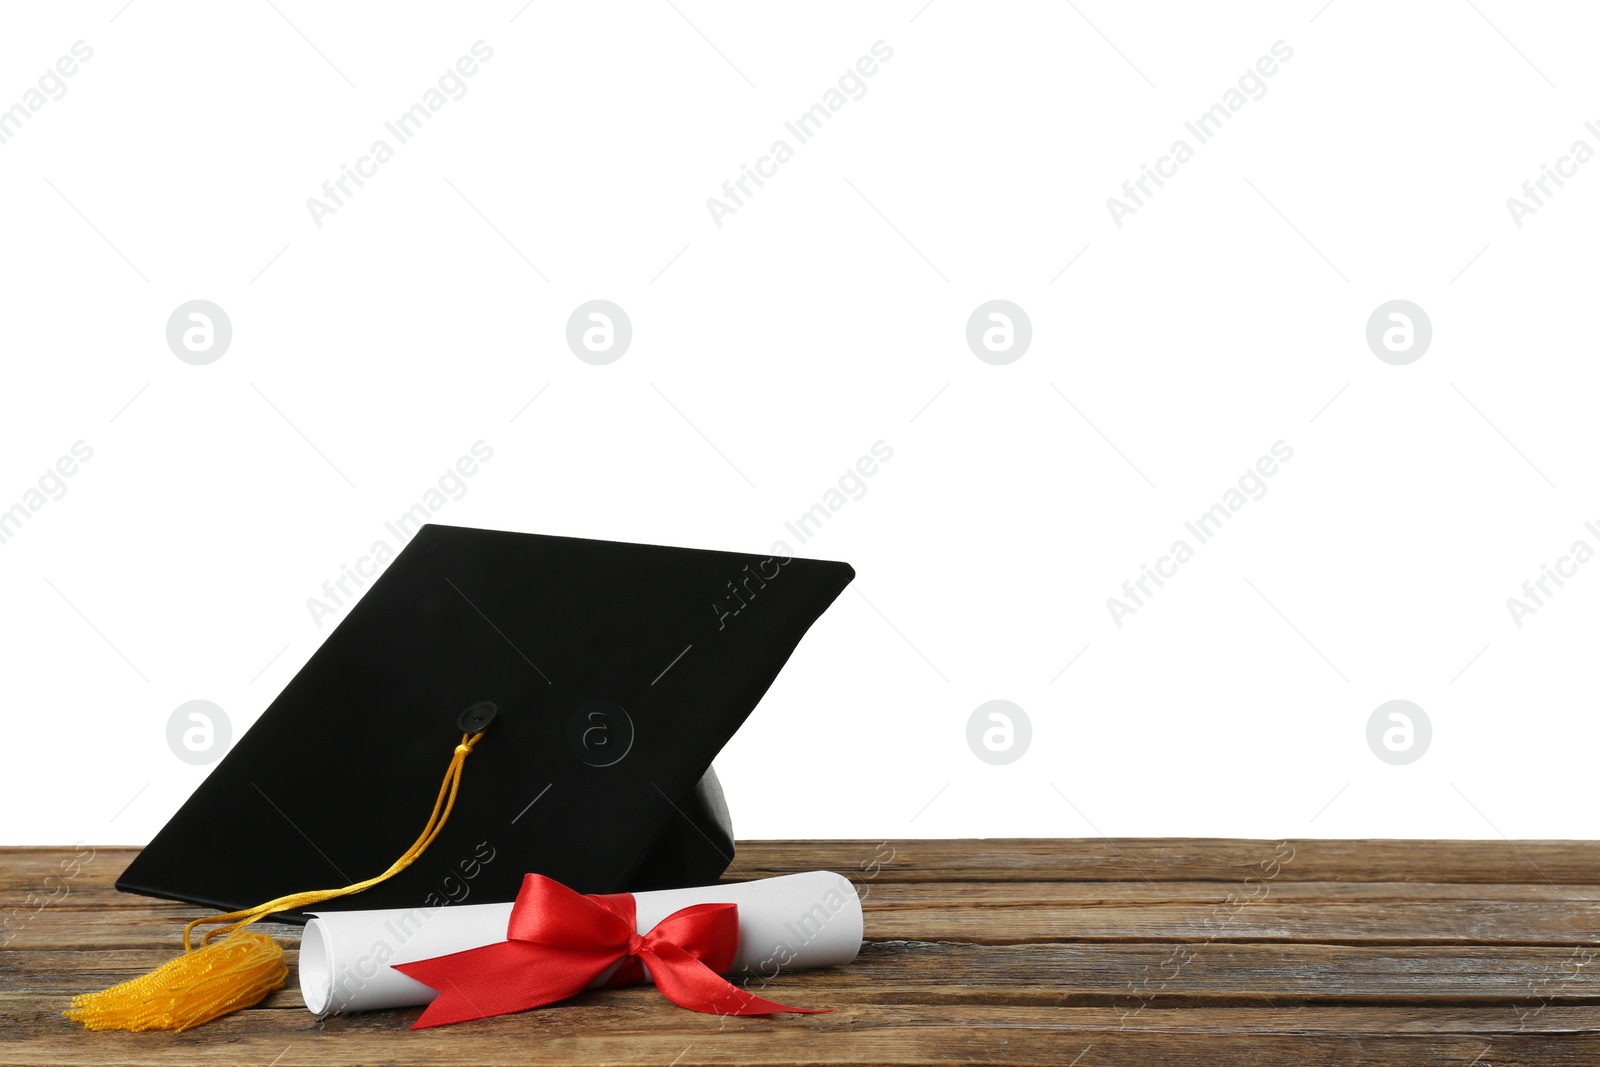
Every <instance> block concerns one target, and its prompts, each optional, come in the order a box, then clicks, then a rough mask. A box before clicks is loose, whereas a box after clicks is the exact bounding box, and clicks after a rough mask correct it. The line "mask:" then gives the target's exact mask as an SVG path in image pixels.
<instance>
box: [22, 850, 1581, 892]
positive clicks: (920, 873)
mask: <svg viewBox="0 0 1600 1067" xmlns="http://www.w3.org/2000/svg"><path fill="white" fill-rule="evenodd" d="M83 847H84V848H85V849H87V848H89V847H91V846H83ZM93 847H94V851H95V858H94V859H93V860H92V861H91V862H90V863H89V864H88V865H87V867H86V868H85V870H86V872H92V874H93V877H94V878H95V879H96V881H97V882H99V881H103V882H104V884H110V883H111V882H112V881H114V880H115V879H116V876H117V875H118V874H120V873H121V872H122V869H123V868H124V867H126V866H127V864H128V863H129V862H130V861H131V860H132V858H133V856H134V855H135V854H136V853H137V852H138V850H137V849H136V848H129V847H126V846H116V847H106V846H93ZM70 852H71V850H70V849H68V850H65V851H63V850H54V849H45V848H31V847H30V848H15V847H13V848H0V890H5V889H19V888H20V889H22V890H24V891H28V890H36V889H38V888H39V883H40V882H41V881H42V879H43V878H44V877H46V876H47V875H50V874H53V873H55V871H54V867H55V864H56V863H57V862H58V861H59V859H60V858H62V857H63V856H67V855H70ZM1263 864H1268V865H1273V864H1275V865H1276V868H1277V871H1278V873H1277V874H1276V875H1275V876H1274V877H1273V880H1274V881H1285V882H1510V883H1526V884H1548V883H1552V882H1553V883H1556V884H1580V885H1600V842H1596V841H1396V840H1350V841H1320V840H1318V841H1255V840H1247V839H1235V838H1060V839H1039V838H991V839H986V840H910V841H871V840H862V841H745V842H741V843H740V844H739V846H738V852H737V854H736V856H735V857H734V864H733V867H732V868H730V870H729V872H728V876H729V878H731V879H736V880H742V879H746V878H765V877H770V876H772V875H776V874H791V873H794V872H796V871H810V870H836V871H838V872H840V873H841V874H844V875H847V876H849V877H851V878H852V879H855V880H857V881H866V882H874V881H881V882H931V881H940V882H976V883H984V882H1016V881H1020V882H1137V881H1152V882H1174V881H1177V882H1182V881H1223V882H1232V881H1242V880H1243V879H1244V878H1245V877H1246V876H1250V875H1257V876H1259V875H1260V873H1261V872H1262V871H1263V870H1264V868H1263V866H1262V865H1263Z"/></svg>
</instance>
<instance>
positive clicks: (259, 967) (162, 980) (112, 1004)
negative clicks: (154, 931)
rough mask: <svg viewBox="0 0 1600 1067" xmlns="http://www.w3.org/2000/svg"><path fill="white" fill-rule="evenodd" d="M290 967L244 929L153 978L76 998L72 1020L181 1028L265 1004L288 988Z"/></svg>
mask: <svg viewBox="0 0 1600 1067" xmlns="http://www.w3.org/2000/svg"><path fill="white" fill-rule="evenodd" d="M288 977H289V968H288V967H285V966H284V963H283V949H281V948H279V947H278V943H277V942H276V941H274V940H272V938H270V937H268V936H267V935H266V934H256V933H248V932H245V931H239V932H236V933H232V934H229V935H228V936H227V937H225V938H223V939H222V940H220V941H213V942H211V943H210V944H208V945H205V946H203V947H201V948H199V949H197V950H195V951H194V952H189V953H185V954H184V955H182V956H179V957H178V958H177V959H175V960H172V961H170V962H168V963H164V964H162V965H161V966H160V967H157V968H156V969H155V970H153V971H151V972H150V973H149V974H142V975H140V976H139V977H138V978H133V979H130V980H128V981H126V982H123V983H122V984H121V985H114V986H112V987H111V988H110V989H103V990H101V991H100V992H98V993H84V994H82V995H80V996H76V997H73V998H72V1010H71V1011H69V1012H67V1013H66V1016H67V1018H69V1019H71V1020H72V1021H73V1022H75V1023H82V1024H83V1025H84V1027H85V1028H86V1029H89V1030H132V1031H133V1032H135V1033H138V1032H139V1031H141V1030H177V1031H178V1032H179V1033H182V1032H183V1031H184V1030H187V1029H189V1027H191V1026H199V1025H200V1024H201V1023H208V1022H210V1021H211V1020H212V1019H215V1018H217V1017H218V1016H220V1015H226V1014H228V1013H229V1012H230V1011H237V1010H239V1009H240V1008H248V1007H250V1006H251V1005H253V1004H259V1003H261V1001H262V1000H264V999H265V998H266V996H267V994H268V993H272V992H275V991H277V990H279V989H281V988H283V983H284V981H285V980H286V979H287V978H288Z"/></svg>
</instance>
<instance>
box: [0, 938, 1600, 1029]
mask: <svg viewBox="0 0 1600 1067" xmlns="http://www.w3.org/2000/svg"><path fill="white" fill-rule="evenodd" d="M277 936H279V938H280V943H282V944H284V945H285V947H286V948H288V950H289V951H288V952H287V957H286V958H287V960H288V962H289V965H290V968H291V970H292V969H293V966H294V963H295V959H296V956H295V952H294V949H293V947H292V943H291V942H290V941H289V939H288V938H286V937H283V936H282V935H281V934H279V935H277ZM1581 952H1582V953H1583V954H1578V953H1575V952H1574V950H1572V949H1567V948H1554V947H1551V948H1529V947H1515V948H1506V947H1497V946H1451V947H1442V946H1440V947H1435V946H1416V945H1384V946H1371V945H1365V946H1353V945H1315V944H1304V945H1301V944H1296V945H1280V944H1239V945H1224V944H1149V943H1145V942H1132V943H1128V944H1118V943H1088V944H1058V945H1045V944H1033V945H975V944H955V943H950V942H912V943H905V942H891V943H883V944H871V945H867V946H865V947H864V948H863V949H862V953H861V955H860V956H859V957H858V958H857V959H856V961H855V962H854V963H852V964H850V965H849V966H846V967H836V968H827V969H822V970H815V971H805V972H798V971H797V972H787V973H784V974H782V975H780V976H778V977H777V978H775V979H773V980H772V981H771V982H769V983H767V984H765V985H763V984H762V982H761V981H760V979H755V980H753V981H752V982H751V983H750V985H749V988H751V989H752V990H755V991H757V992H764V993H765V994H766V995H769V996H772V997H775V998H776V999H778V1000H786V999H808V998H809V999H813V1000H818V1001H821V1002H823V1003H827V1004H867V1003H876V1004H913V1003H923V1004H945V1005H951V1006H954V1005H963V1006H970V1005H977V1004H1008V1005H1037V1006H1043V1007H1049V1006H1058V1005H1068V1004H1071V1005H1087V1004H1116V1005H1120V1006H1122V1007H1124V1008H1128V1009H1138V1008H1140V1007H1144V1006H1148V1005H1150V1004H1153V1003H1154V1004H1174V1005H1176V1004H1200V1003H1217V1004H1221V1003H1234V1004H1243V1005H1262V1004H1268V1003H1278V1002H1284V1003H1287V1002H1306V1003H1309V1002H1312V1001H1317V1000H1323V1001H1336V1002H1338V1003H1341V1004H1352V1003H1369V1004H1383V1003H1401V1002H1403V1003H1407V1004H1422V1003H1435V1004H1465V1003H1481V1004H1523V1005H1537V1004H1540V1003H1563V1004H1578V1003H1589V1002H1593V1003H1597V1004H1600V950H1595V949H1584V950H1581ZM170 955H171V952H170V946H168V947H146V948H142V949H126V948H125V949H111V950H105V951H98V950H96V951H82V952H60V951H48V952H38V951H14V952H11V953H8V954H7V956H6V961H7V966H6V968H5V969H4V971H3V972H0V1010H7V1011H10V1010H21V1009H23V1008H25V1007H26V1006H27V1005H28V1004H30V1003H32V1002H35V1001H37V1000H40V999H52V998H53V999H54V1000H56V1001H59V1002H61V1006H62V1007H64V1006H65V1003H64V1002H65V1001H66V1000H67V999H69V998H70V997H71V996H72V995H73V994H75V993H82V992H85V991H88V990H93V989H98V988H103V987H105V986H108V985H112V984H115V983H116V982H120V981H123V980H125V979H127V978H130V977H133V976H134V975H138V974H142V973H144V972H145V971H147V970H149V969H150V968H151V967H153V966H155V965H156V964H159V963H161V962H162V961H163V960H165V959H167V958H169V956H170ZM291 986H293V982H292V981H291ZM296 988H297V987H296ZM281 997H284V998H290V1000H289V1002H290V1003H292V1004H293V1005H295V1006H299V1005H300V999H299V993H298V992H296V991H294V989H291V990H288V991H285V992H284V993H283V994H281Z"/></svg>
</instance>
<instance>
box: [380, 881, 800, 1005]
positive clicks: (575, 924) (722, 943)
mask: <svg viewBox="0 0 1600 1067" xmlns="http://www.w3.org/2000/svg"><path fill="white" fill-rule="evenodd" d="M636 923H637V917H636V913H635V910H634V900H633V894H631V893H616V894H612V895H608V896H583V895H580V894H578V893H576V892H574V891H573V890H571V889H568V888H567V887H566V886H564V885H562V884H561V883H560V882H557V881H555V880H554V879H551V878H546V877H544V876H543V875H540V874H530V875H526V876H525V877H524V878H523V880H522V891H521V892H520V893H518V894H517V902H516V904H515V905H514V906H513V907H512V909H511V921H510V922H509V923H508V924H507V927H506V940H504V941H501V942H499V943H497V944H493V945H484V946H483V947H482V948H472V949H467V950H466V951H464V952H452V953H450V954H449V955H448V956H435V957H433V958H432V959H426V960H418V961H416V962H415V963H396V964H394V965H393V966H394V969H395V970H397V971H399V972H401V973H402V974H406V975H409V976H411V977H412V978H415V979H416V980H417V981H419V982H422V983H423V984H425V985H428V986H431V987H432V988H434V989H436V990H438V991H439V995H438V996H437V997H435V998H434V999H433V1003H431V1004H429V1005H428V1007H427V1010H426V1011H424V1012H423V1013H422V1017H421V1018H420V1019H418V1020H417V1021H416V1022H415V1023H413V1024H412V1027H411V1028H412V1029H413V1030H420V1029H422V1028H424V1027H428V1026H443V1025H445V1024H446V1023H458V1022H464V1021H466V1020H468V1019H487V1018H489V1017H490V1016H494V1015H508V1014H510V1013H511V1012H516V1011H526V1010H528V1009H529V1008H537V1007H539V1006H541V1005H544V1004H551V1003H554V1002H555V1001H558V1000H565V999H566V998H567V997H570V996H573V995H575V994H577V993H580V992H582V991H583V990H584V989H586V988H587V987H588V986H589V984H590V983H591V982H593V981H594V980H595V979H596V978H598V977H600V975H601V974H603V973H604V972H605V970H606V968H608V967H610V966H611V965H612V964H614V963H618V962H619V961H620V963H621V966H620V967H618V968H617V970H616V971H615V973H613V974H612V975H611V977H610V978H608V979H607V980H606V983H605V984H606V985H608V986H620V985H638V984H640V983H641V982H643V981H644V968H645V967H646V966H648V967H649V968H650V977H651V978H652V979H654V981H655V984H656V988H657V989H659V990H661V992H662V994H663V995H664V996H666V998H667V999H668V1000H670V1001H672V1002H673V1003H674V1004H677V1005H679V1006H681V1007H685V1008H689V1009H691V1010H693V1011H703V1012H708V1013H710V1014H713V1015H769V1014H771V1013H773V1012H803V1013H807V1014H809V1013H812V1012H817V1011H830V1010H832V1009H829V1008H789V1007H785V1006H784V1005H782V1004H776V1003H774V1002H772V1001H770V1000H764V999H763V998H761V997H758V996H756V995H755V994H753V993H749V992H746V991H745V990H743V989H740V988H739V987H738V986H735V985H733V984H732V983H730V982H728V981H726V980H725V979H723V978H721V977H720V976H719V975H718V973H717V972H719V971H726V970H729V969H730V968H732V966H733V957H734V953H735V952H736V951H737V949H738V947H739V906H738V905H737V904H695V905H693V906H691V907H687V908H683V909H680V910H679V911H675V912H673V913H672V914H671V915H668V916H667V917H666V918H665V919H662V920H661V921H660V922H659V923H657V924H656V925H655V927H654V928H653V929H652V930H651V931H650V932H649V933H647V934H643V935H640V934H638V933H636V932H635V930H636Z"/></svg>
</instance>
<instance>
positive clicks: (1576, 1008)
mask: <svg viewBox="0 0 1600 1067" xmlns="http://www.w3.org/2000/svg"><path fill="white" fill-rule="evenodd" d="M133 855H134V852H133V850H129V849H114V848H100V849H91V848H90V847H88V846H79V847H77V848H76V849H73V848H63V849H38V848H22V849H0V945H3V950H0V951H3V955H0V1016H3V1018H4V1023H3V1024H0V1065H9V1064H28V1065H33V1064H85V1063H95V1064H102V1063H105V1064H109V1063H128V1064H252V1063H254V1064H262V1065H268V1064H275V1065H277V1067H294V1065H308V1067H336V1065H340V1064H347V1063H394V1064H412V1063H416V1064H423V1063H438V1064H474V1065H476V1064H501V1063H504V1064H543V1063H615V1064H640V1065H657V1067H666V1065H668V1064H677V1065H682V1067H687V1065H689V1064H694V1063H727V1064H739V1063H761V1064H764V1065H771V1067H778V1065H783V1064H800V1063H819V1062H820V1063H840V1064H947V1063H977V1062H982V1063H987V1064H1049V1065H1052V1067H1066V1065H1069V1064H1074V1063H1076V1064H1078V1065H1079V1067H1095V1065H1118V1064H1139V1065H1141V1067H1143V1065H1145V1064H1156V1063H1161V1064H1174V1065H1179V1067H1187V1065H1192V1064H1230V1065H1251V1064H1280V1063H1281V1064H1322V1063H1328V1064H1335V1063H1337V1064H1347V1063H1350V1064H1385V1065H1389V1064H1407V1065H1412V1064H1434V1063H1437V1064H1459V1065H1462V1067H1466V1065H1469V1064H1476V1065H1477V1067H1487V1065H1502V1064H1541V1065H1544V1064H1556V1065H1560V1064H1585V1065H1588V1064H1597V1063H1600V844H1597V843H1590V842H1551V841H1542V842H1532V841H1523V842H1504V841H1499V842H1471V841H1441V842H1434V841H1304V842H1302V841H1294V842H1273V841H1236V840H1156V839H1137V840H1117V841H1110V840H1104V839H1101V840H1060V841H1054V840H990V841H909V842H877V841H819V842H804V841H780V842H747V843H744V844H741V845H740V847H739V853H738V856H737V857H736V860H735V865H734V867H733V868H732V869H730V871H729V878H730V879H737V878H743V877H764V876H768V875H773V874H784V873H790V872H793V871H800V870H816V869H819V868H826V869H832V870H837V871H840V872H841V873H843V874H846V875H847V876H849V877H850V878H851V879H852V881H854V882H855V883H856V885H857V887H858V888H859V889H860V891H861V893H862V895H863V903H864V907H865V909H866V913H867V938H868V944H867V945H866V946H865V947H864V948H863V950H862V954H861V956H860V958H859V959H857V961H856V962H855V963H853V964H851V965H850V966H848V967H842V968H833V969H829V970H822V971H810V972H795V973H790V974H784V975H780V976H779V977H778V978H777V979H775V980H774V981H772V982H771V983H770V984H768V985H767V986H766V987H765V988H764V989H763V992H765V993H766V994H767V995H769V996H774V997H776V998H777V999H780V1000H785V1001H788V1002H790V1003H800V1004H807V1005H831V1006H833V1007H834V1008H835V1011H834V1012H833V1013H832V1014H828V1015H818V1016H805V1017H799V1016H792V1017H774V1018H770V1019H720V1018H716V1017H713V1016H703V1015H697V1014H694V1013H692V1012H687V1011H683V1010H681V1009H679V1008H676V1007H674V1006H673V1005H672V1004H670V1003H668V1002H667V1001H665V1000H664V999H662V998H661V997H660V995H659V994H657V993H656V992H655V991H654V990H653V989H626V990H609V991H604V992H596V993H587V994H584V995H583V996H581V997H579V998H576V999H574V1000H572V1001H569V1002H567V1003H564V1004H560V1005H554V1006H551V1007H548V1008H543V1009H540V1010H538V1011H533V1012H526V1013H523V1014H521V1015H517V1016H509V1017H504V1018H500V1019H495V1020H488V1021H484V1022H478V1023H469V1024H463V1025H460V1026H455V1027H446V1028H442V1029H439V1030H429V1031H418V1032H412V1031H411V1030H409V1029H408V1027H409V1025H410V1023H411V1022H412V1021H413V1020H414V1019H415V1018H416V1016H417V1015H418V1014H419V1013H420V1009H411V1010H404V1011H386V1012H372V1013H366V1014H362V1015H354V1016H334V1017H328V1018H324V1019H318V1018H317V1017H315V1016H313V1015H311V1014H310V1013H308V1012H307V1011H306V1010H305V1007H304V1004H303V1003H302V1001H301V999H300V996H299V993H298V991H297V989H295V988H294V987H293V982H292V981H291V987H290V988H288V989H285V990H283V991H282V992H280V993H278V994H275V995H274V996H273V997H271V998H269V1000H268V1001H267V1002H265V1003H264V1004H263V1005H261V1006H259V1007H257V1008H254V1009H251V1010H248V1011H244V1012H240V1013H238V1014H236V1015H233V1016H229V1017H227V1018H225V1019H222V1020H219V1021H218V1022H216V1023H213V1024H210V1025H208V1026H206V1027H204V1028H202V1029H200V1030H197V1031H194V1032H191V1033H187V1034H181V1035H174V1034H165V1033H158V1034H89V1033H85V1032H83V1031H80V1030H78V1029H76V1028H75V1027H73V1026H71V1025H70V1024H68V1023H67V1022H66V1021H65V1020H64V1019H62V1018H61V1016H60V1012H61V1010H62V1009H63V1008H64V1007H65V1006H66V1003H67V1001H68V1000H69V999H70V997H71V995H72V994H73V993H77V992H83V991H85V990H90V989H96V988H100V987H103V986H105V985H108V984H110V983H113V982H116V981H120V980H122V979H124V978H127V977H129V976H131V975H134V974H138V973H140V972H142V971H144V970H147V969H149V968H150V967H152V966H154V965H156V964H157V963H160V962H161V961H162V960H164V959H167V958H169V957H170V956H171V955H172V954H173V952H174V949H175V947H176V946H177V944H178V937H179V931H180V930H181V927H182V923H183V921H184V920H186V919H188V918H192V917H194V916H196V915H198V914H200V911H198V910H197V909H194V908H189V907H184V906H180V905H175V904H167V903H163V902H160V901H153V900H150V899H148V898H141V897H134V896H127V895H123V894H119V893H117V892H115V891H114V890H113V889H112V883H113V882H114V880H115V878H116V876H117V875H118V874H119V873H120V872H121V871H122V869H123V868H124V867H125V866H126V865H127V863H128V861H129V860H130V859H131V858H132V856H133ZM268 930H269V932H271V933H273V934H274V936H277V937H278V938H279V939H280V941H281V942H282V943H284V944H285V945H286V946H287V947H289V952H288V956H289V961H290V964H291V967H292V966H293V964H294V960H295V955H296V953H295V951H294V948H293V946H294V945H295V944H296V943H297V940H298V934H299V930H298V928H297V927H293V926H288V925H282V924H272V925H271V926H270V927H268Z"/></svg>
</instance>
